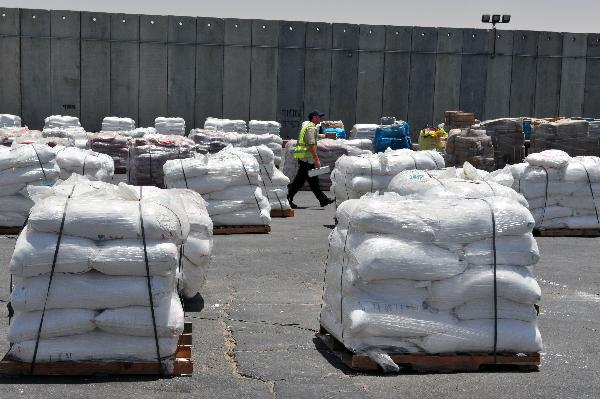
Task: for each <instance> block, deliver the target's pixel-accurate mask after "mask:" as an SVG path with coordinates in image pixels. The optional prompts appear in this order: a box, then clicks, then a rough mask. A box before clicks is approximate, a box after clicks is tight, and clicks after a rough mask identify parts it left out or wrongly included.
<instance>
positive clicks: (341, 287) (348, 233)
mask: <svg viewBox="0 0 600 399" xmlns="http://www.w3.org/2000/svg"><path fill="white" fill-rule="evenodd" d="M348 218H349V219H348V227H347V228H346V237H344V249H343V250H342V271H341V272H340V325H341V326H342V340H343V339H344V266H346V247H347V245H348V236H350V218H351V216H350V215H348Z"/></svg>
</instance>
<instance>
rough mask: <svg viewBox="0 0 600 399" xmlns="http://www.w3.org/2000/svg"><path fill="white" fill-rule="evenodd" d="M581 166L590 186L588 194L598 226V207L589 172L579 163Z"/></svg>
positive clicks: (599, 222) (599, 221)
mask: <svg viewBox="0 0 600 399" xmlns="http://www.w3.org/2000/svg"><path fill="white" fill-rule="evenodd" d="M580 163H581V166H583V169H584V170H585V174H586V175H587V179H588V184H589V186H590V193H591V194H592V205H594V211H595V212H596V222H597V223H598V224H599V225H600V219H599V218H598V207H597V206H596V197H595V196H594V189H593V188H592V179H591V178H590V172H589V171H588V170H587V168H586V167H585V165H584V164H583V162H580Z"/></svg>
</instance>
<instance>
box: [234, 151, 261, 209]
mask: <svg viewBox="0 0 600 399" xmlns="http://www.w3.org/2000/svg"><path fill="white" fill-rule="evenodd" d="M233 155H235V156H236V157H237V158H238V159H239V160H240V163H241V164H242V168H244V173H245V174H246V180H248V184H249V185H250V186H252V182H251V181H250V175H248V170H247V169H246V165H244V161H243V160H242V158H241V157H240V156H239V155H238V154H233ZM253 195H254V200H255V201H256V209H257V210H258V214H259V215H260V214H261V211H260V204H259V203H258V198H256V192H255V193H254V194H253Z"/></svg>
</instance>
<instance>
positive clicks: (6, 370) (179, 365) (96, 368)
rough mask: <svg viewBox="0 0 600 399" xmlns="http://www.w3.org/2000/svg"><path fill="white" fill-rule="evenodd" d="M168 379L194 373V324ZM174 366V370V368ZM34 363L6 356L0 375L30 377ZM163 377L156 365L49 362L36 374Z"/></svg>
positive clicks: (186, 332) (187, 325)
mask: <svg viewBox="0 0 600 399" xmlns="http://www.w3.org/2000/svg"><path fill="white" fill-rule="evenodd" d="M168 363H169V365H168V368H169V369H170V370H169V371H168V374H166V376H171V377H175V376H190V375H192V373H193V372H194V362H193V360H192V323H187V322H186V323H185V324H184V329H183V334H181V335H180V336H179V342H178V343H177V352H175V355H174V357H173V359H171V360H169V361H168ZM171 365H172V367H171ZM30 372H31V364H30V363H27V362H21V361H18V360H12V359H10V358H8V357H7V356H6V355H5V356H4V358H3V359H2V360H1V361H0V375H13V376H19V375H23V376H25V375H31V374H30ZM114 374H127V375H160V367H159V365H158V363H157V362H101V361H88V362H48V363H36V365H35V367H34V370H33V375H70V376H83V375H114Z"/></svg>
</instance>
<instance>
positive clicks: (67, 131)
mask: <svg viewBox="0 0 600 399" xmlns="http://www.w3.org/2000/svg"><path fill="white" fill-rule="evenodd" d="M89 136H90V135H89V133H87V132H86V131H85V130H84V129H83V128H82V127H81V126H75V127H52V128H44V130H43V131H42V138H44V139H57V138H58V139H64V140H66V141H67V142H66V143H64V145H68V146H70V147H77V148H89V146H90V137H89ZM57 144H61V143H57Z"/></svg>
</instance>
